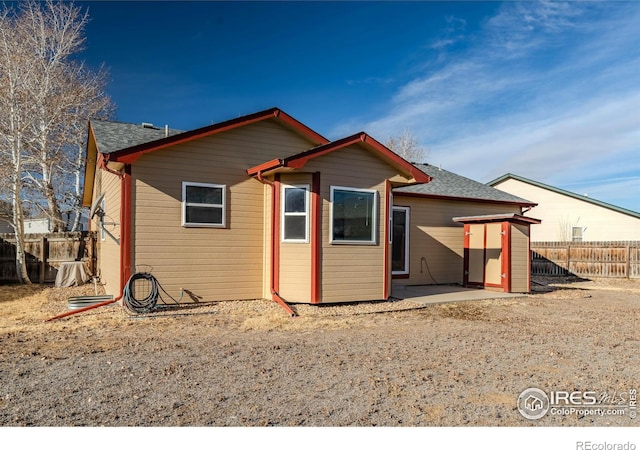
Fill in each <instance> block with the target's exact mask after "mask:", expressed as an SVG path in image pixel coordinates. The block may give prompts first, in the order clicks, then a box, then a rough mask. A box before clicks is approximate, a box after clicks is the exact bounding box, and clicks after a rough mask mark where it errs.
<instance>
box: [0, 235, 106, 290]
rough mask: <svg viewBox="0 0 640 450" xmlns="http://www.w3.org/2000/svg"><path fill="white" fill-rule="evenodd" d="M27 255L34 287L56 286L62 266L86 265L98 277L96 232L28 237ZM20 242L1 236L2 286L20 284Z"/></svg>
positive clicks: (0, 276)
mask: <svg viewBox="0 0 640 450" xmlns="http://www.w3.org/2000/svg"><path fill="white" fill-rule="evenodd" d="M25 237H26V239H25V251H26V253H27V258H26V259H27V271H28V273H29V279H30V280H31V281H32V282H34V283H53V282H54V281H55V280H56V275H57V273H58V268H59V267H60V265H61V264H62V263H65V262H73V261H83V262H85V263H86V265H87V268H88V270H89V273H91V274H95V268H96V260H95V255H96V251H95V248H96V235H95V233H94V232H89V231H79V232H72V233H71V232H68V233H47V234H27V235H26V236H25ZM15 243H16V239H15V235H13V234H0V282H15V281H18V277H17V273H16V245H15Z"/></svg>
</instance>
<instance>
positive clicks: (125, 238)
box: [120, 165, 132, 291]
mask: <svg viewBox="0 0 640 450" xmlns="http://www.w3.org/2000/svg"><path fill="white" fill-rule="evenodd" d="M120 202H121V203H120V205H121V206H120V208H121V210H120V236H121V237H120V258H121V261H120V270H121V272H120V288H121V291H122V290H124V286H125V284H126V283H127V282H128V281H129V278H130V277H131V214H132V211H131V207H132V192H131V166H130V165H126V166H125V167H124V171H123V173H122V178H121V188H120Z"/></svg>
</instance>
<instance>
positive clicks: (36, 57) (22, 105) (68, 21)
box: [0, 0, 113, 282]
mask: <svg viewBox="0 0 640 450" xmlns="http://www.w3.org/2000/svg"><path fill="white" fill-rule="evenodd" d="M19 5H20V9H19V10H18V11H16V10H14V9H12V8H7V7H6V6H5V7H4V8H3V10H2V11H1V12H0V162H2V167H3V171H6V172H7V174H6V176H7V179H8V180H10V181H9V182H8V183H6V184H7V186H6V187H5V189H4V190H3V191H0V200H2V199H3V198H4V199H5V200H6V201H8V202H9V203H10V204H11V205H12V218H11V221H10V223H11V224H12V225H13V227H14V229H15V233H16V241H17V246H16V249H17V258H16V259H17V261H16V266H17V268H18V269H19V277H20V278H21V279H22V280H23V281H25V282H28V276H27V273H26V267H25V265H24V261H25V258H24V256H25V255H24V251H23V249H24V219H25V208H27V209H32V210H40V211H41V212H43V213H45V214H46V215H47V216H48V217H49V218H50V220H51V222H52V225H53V229H54V230H58V229H61V228H62V226H63V220H62V211H61V204H66V205H67V206H68V207H70V208H75V209H76V210H77V212H78V213H79V212H80V208H79V205H80V203H79V201H78V197H79V196H80V177H81V176H82V175H81V168H82V164H81V163H80V158H81V157H82V155H81V150H79V148H80V147H81V146H82V143H83V139H84V138H81V137H80V136H81V133H80V131H79V130H80V128H82V129H85V127H86V122H87V119H89V117H91V116H109V115H110V114H111V113H112V111H113V105H112V103H111V100H110V99H109V98H108V97H107V96H106V94H105V93H104V87H105V85H106V80H107V73H106V71H105V70H104V69H101V70H99V71H98V72H93V71H91V70H89V69H87V68H86V67H84V66H83V65H82V64H81V63H78V62H76V61H75V60H74V59H73V58H72V57H73V56H74V55H75V54H77V53H78V52H80V51H81V50H82V46H83V44H84V28H85V26H86V24H87V21H88V16H87V15H86V14H85V13H82V12H81V10H80V8H77V7H75V6H74V5H73V4H72V3H67V2H54V1H52V0H47V1H46V2H36V1H34V0H29V1H25V2H20V4H19ZM80 124H81V125H80ZM70 184H72V185H73V187H74V188H73V189H69V187H70ZM0 188H2V186H0ZM70 193H71V194H70ZM76 215H78V216H79V214H76ZM77 220H78V221H79V220H80V219H79V217H78V218H77Z"/></svg>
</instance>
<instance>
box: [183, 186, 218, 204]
mask: <svg viewBox="0 0 640 450" xmlns="http://www.w3.org/2000/svg"><path fill="white" fill-rule="evenodd" d="M186 200H187V202H188V203H204V204H209V205H221V204H222V189H221V188H218V187H207V186H187V199H186Z"/></svg>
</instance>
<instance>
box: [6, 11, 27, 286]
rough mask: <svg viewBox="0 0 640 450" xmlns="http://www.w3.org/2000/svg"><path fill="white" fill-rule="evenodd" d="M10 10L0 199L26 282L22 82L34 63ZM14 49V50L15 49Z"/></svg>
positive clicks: (19, 273) (21, 276)
mask: <svg viewBox="0 0 640 450" xmlns="http://www.w3.org/2000/svg"><path fill="white" fill-rule="evenodd" d="M21 38H22V36H20V33H19V32H18V30H17V28H16V27H15V20H14V19H13V17H12V15H11V10H7V9H5V10H4V11H2V13H0V163H2V167H3V171H5V172H6V174H4V175H5V176H6V178H5V179H6V183H5V184H6V191H5V192H3V193H2V196H3V197H5V198H6V200H7V201H8V202H9V204H10V205H11V220H10V223H11V225H12V226H13V229H14V231H15V234H16V273H17V276H18V278H19V279H20V280H21V281H23V282H26V283H30V281H29V275H28V273H27V267H26V264H25V261H26V255H25V250H24V249H25V240H24V209H23V202H24V198H23V197H24V195H23V192H24V190H23V180H22V175H23V172H24V167H25V162H26V161H25V160H26V159H27V155H26V152H25V141H26V136H27V134H28V132H27V128H28V120H27V117H29V114H30V113H31V106H30V102H29V100H28V96H27V94H26V91H27V89H26V88H25V80H27V79H28V78H29V77H30V76H31V75H32V74H33V73H34V72H35V67H34V66H35V64H34V61H33V60H32V59H30V58H29V57H28V55H27V54H26V52H25V51H24V49H23V48H21V47H19V46H16V45H15V43H16V42H20V39H21ZM16 47H17V48H16Z"/></svg>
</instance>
